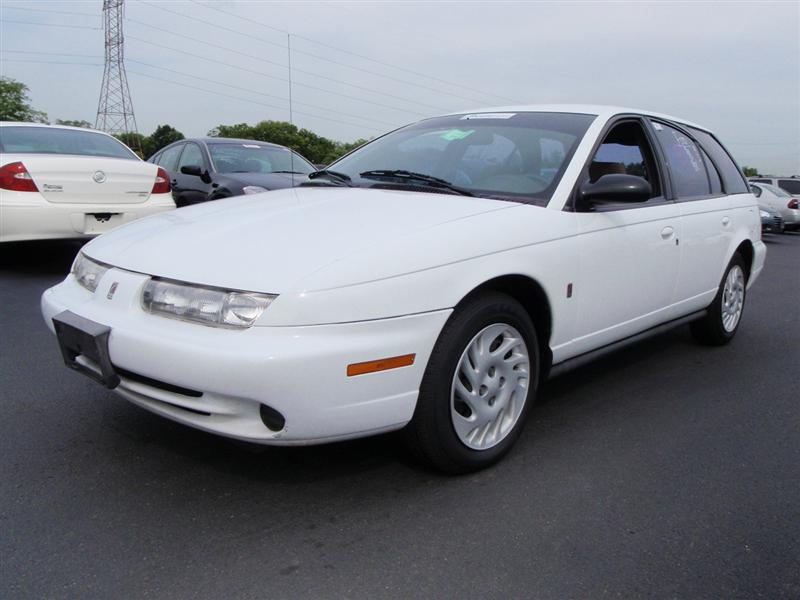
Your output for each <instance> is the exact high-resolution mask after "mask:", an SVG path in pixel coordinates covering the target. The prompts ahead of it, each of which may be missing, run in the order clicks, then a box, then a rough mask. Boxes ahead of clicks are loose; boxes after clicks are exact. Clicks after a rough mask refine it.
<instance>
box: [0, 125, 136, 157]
mask: <svg viewBox="0 0 800 600" xmlns="http://www.w3.org/2000/svg"><path fill="white" fill-rule="evenodd" d="M0 151H2V152H8V153H21V154H69V155H72V156H107V157H110V158H130V159H133V160H139V157H138V156H136V155H135V154H134V153H133V152H131V151H130V150H128V148H127V147H126V146H125V145H124V144H122V143H121V142H119V141H117V140H116V139H114V138H113V137H111V136H109V135H105V134H103V133H95V132H93V131H80V130H75V129H59V128H56V127H1V128H0Z"/></svg>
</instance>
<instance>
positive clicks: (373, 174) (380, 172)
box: [359, 169, 475, 196]
mask: <svg viewBox="0 0 800 600" xmlns="http://www.w3.org/2000/svg"><path fill="white" fill-rule="evenodd" d="M359 176H361V177H363V178H364V179H382V178H389V179H400V180H401V181H404V182H411V181H420V182H423V183H425V184H427V185H429V186H430V187H435V188H441V189H444V190H449V191H451V192H453V193H454V194H461V195H462V196H474V195H475V194H473V193H472V192H470V191H469V190H465V189H464V188H461V187H458V186H457V185H455V184H453V183H450V182H449V181H447V180H446V179H440V178H439V177H434V176H433V175H426V174H425V173H414V172H413V171H404V170H402V169H398V170H392V169H375V170H373V171H364V172H363V173H359Z"/></svg>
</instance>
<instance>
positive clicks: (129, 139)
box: [115, 133, 147, 158]
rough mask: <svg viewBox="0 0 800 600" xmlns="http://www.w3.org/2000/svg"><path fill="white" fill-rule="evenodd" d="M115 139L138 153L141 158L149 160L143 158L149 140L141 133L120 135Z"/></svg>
mask: <svg viewBox="0 0 800 600" xmlns="http://www.w3.org/2000/svg"><path fill="white" fill-rule="evenodd" d="M115 137H116V138H117V139H118V140H119V141H120V142H122V143H123V144H125V145H126V146H127V147H128V148H130V149H131V150H133V151H134V152H136V154H138V155H139V156H140V157H141V158H147V157H146V156H143V153H144V147H145V143H146V141H147V138H146V137H145V136H143V135H142V134H141V133H120V134H118V135H116V136H115Z"/></svg>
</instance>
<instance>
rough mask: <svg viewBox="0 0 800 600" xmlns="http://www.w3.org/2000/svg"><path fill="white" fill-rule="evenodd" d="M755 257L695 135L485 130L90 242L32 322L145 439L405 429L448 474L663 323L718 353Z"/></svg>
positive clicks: (504, 126)
mask: <svg viewBox="0 0 800 600" xmlns="http://www.w3.org/2000/svg"><path fill="white" fill-rule="evenodd" d="M760 235H761V223H760V218H759V210H758V206H757V204H756V200H755V198H754V196H753V195H752V194H751V193H750V190H749V188H748V186H747V183H746V181H745V179H744V177H743V176H742V174H741V172H740V171H739V169H738V168H737V166H736V164H735V163H734V161H733V160H732V159H731V157H730V155H729V154H728V153H727V152H726V151H725V149H724V148H723V147H722V146H721V145H720V144H719V142H718V141H717V139H716V138H715V137H714V135H712V134H711V133H710V132H709V131H708V130H707V129H705V128H703V127H701V126H698V125H693V124H691V123H688V122H686V121H684V120H682V119H675V118H671V117H667V116H663V115H658V114H653V113H649V112H644V111H638V110H630V109H616V108H609V107H601V106H579V107H575V106H550V107H541V106H540V107H536V106H527V107H514V108H503V109H493V110H487V111H479V112H473V113H459V114H451V115H447V116H442V117H437V118H431V119H426V120H423V121H420V122H418V123H414V124H412V125H409V126H407V127H404V128H401V129H399V130H397V131H394V132H392V133H389V134H387V135H385V136H383V137H381V138H378V139H377V140H375V141H373V142H371V143H368V144H367V145H365V146H363V147H361V148H360V149H358V150H356V151H355V152H353V153H351V154H349V155H347V156H345V157H344V158H342V159H340V160H339V161H337V162H335V163H334V164H332V165H330V167H329V168H328V169H326V170H323V171H318V172H316V173H315V174H312V176H311V179H310V181H309V182H308V183H307V184H305V185H304V186H303V187H299V188H295V189H288V190H279V191H273V192H270V193H269V197H268V198H265V197H260V196H259V195H255V196H245V197H240V198H233V199H230V200H226V201H225V202H224V203H208V204H205V205H200V206H196V207H190V208H186V209H179V210H177V211H173V212H170V213H168V214H165V215H159V216H154V217H151V218H148V219H144V220H141V221H137V222H135V223H132V224H130V225H126V226H124V227H121V228H119V229H117V230H116V231H114V232H112V233H109V234H107V235H103V236H101V237H100V238H98V239H96V240H94V241H92V242H91V243H89V244H88V245H87V246H85V248H84V249H83V252H82V253H81V254H80V255H79V256H78V258H77V259H76V261H75V264H74V266H73V269H72V272H71V273H70V275H69V276H68V277H67V278H66V279H65V280H64V281H63V282H62V283H60V284H58V285H57V286H55V287H53V288H51V289H49V290H47V291H46V292H45V293H44V295H43V297H42V310H43V313H44V317H45V320H46V322H47V324H48V325H49V327H50V328H51V329H52V330H53V331H54V332H55V333H56V334H57V336H58V341H59V345H60V348H61V352H62V354H63V357H64V360H65V361H66V363H67V365H68V366H69V367H71V368H72V369H75V370H77V371H80V372H82V373H84V374H86V375H88V376H90V377H92V378H94V379H96V380H97V381H99V382H101V383H102V384H103V385H105V386H107V387H108V388H111V389H114V390H115V391H117V392H118V393H119V394H120V395H122V396H123V397H125V398H127V399H128V400H130V401H131V402H133V403H135V404H138V405H139V406H142V407H144V408H146V409H149V410H151V411H153V412H155V413H157V414H159V415H163V416H164V417H168V418H170V419H174V420H175V421H179V422H181V423H185V424H187V425H191V426H193V427H197V428H199V429H203V430H206V431H210V432H214V433H218V434H222V435H225V436H230V437H233V438H238V439H241V440H249V441H252V442H259V443H264V444H313V443H322V442H329V441H333V440H341V439H345V438H353V437H359V436H367V435H371V434H376V433H379V432H384V431H390V430H395V429H401V428H405V433H406V437H407V439H408V441H409V443H410V445H411V447H412V449H413V450H414V451H415V453H416V454H417V455H418V456H420V457H422V458H423V459H424V460H426V461H428V462H429V463H431V464H432V465H434V466H436V467H438V468H440V469H443V470H445V471H450V472H463V471H468V470H472V469H478V468H482V467H485V466H487V465H489V464H491V463H493V462H494V461H496V460H498V459H499V458H500V457H501V456H502V455H503V454H504V453H505V452H507V451H508V450H509V448H510V447H511V446H512V445H513V443H514V442H515V440H516V439H517V438H518V437H519V435H520V432H521V430H522V427H523V423H524V421H525V418H526V416H527V414H528V413H529V411H530V408H531V405H532V404H533V402H534V400H535V398H536V393H537V388H538V387H539V385H540V383H541V381H542V380H543V379H544V378H545V377H547V376H548V375H549V374H550V375H552V374H554V373H556V372H561V371H564V370H566V369H567V368H569V367H570V366H572V365H577V364H581V363H583V362H584V361H586V360H588V359H589V358H591V357H593V356H596V355H598V354H601V353H604V352H607V351H608V350H609V349H612V348H615V347H617V346H620V345H622V344H625V343H628V342H630V341H633V340H637V339H640V338H642V337H643V336H646V335H649V334H652V333H655V332H658V331H661V330H663V329H664V328H665V327H666V326H673V325H678V324H680V323H691V328H692V331H693V332H694V334H695V336H696V337H697V339H698V340H700V341H701V342H704V343H709V344H718V345H719V344H725V343H727V342H728V341H730V340H731V338H733V336H734V334H735V333H736V331H737V329H738V327H739V323H740V319H741V317H742V313H743V310H744V305H745V297H746V290H747V288H748V287H749V286H750V285H751V284H752V283H753V282H754V281H755V280H756V278H757V277H758V275H759V273H760V272H761V269H762V267H763V265H764V258H765V254H766V250H765V247H764V244H763V243H762V241H761V239H760ZM654 426H658V424H654Z"/></svg>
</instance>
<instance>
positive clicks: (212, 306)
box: [142, 279, 277, 329]
mask: <svg viewBox="0 0 800 600" xmlns="http://www.w3.org/2000/svg"><path fill="white" fill-rule="evenodd" d="M275 298H277V296H276V295H274V294H256V293H250V292H232V291H227V290H220V289H215V288H205V287H201V286H196V285H191V284H187V283H178V282H174V281H165V280H162V279H151V280H150V281H148V282H147V283H146V284H145V286H144V290H143V292H142V307H143V308H144V309H145V310H146V311H147V312H150V313H153V314H160V315H163V316H167V317H173V318H176V319H182V320H184V321H194V322H195V323H204V324H206V325H214V326H217V327H236V328H242V329H243V328H246V327H252V326H253V323H255V322H256V319H258V317H260V316H261V313H263V312H264V310H265V309H266V308H267V307H268V306H269V305H270V304H271V303H272V301H273V300H275Z"/></svg>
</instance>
